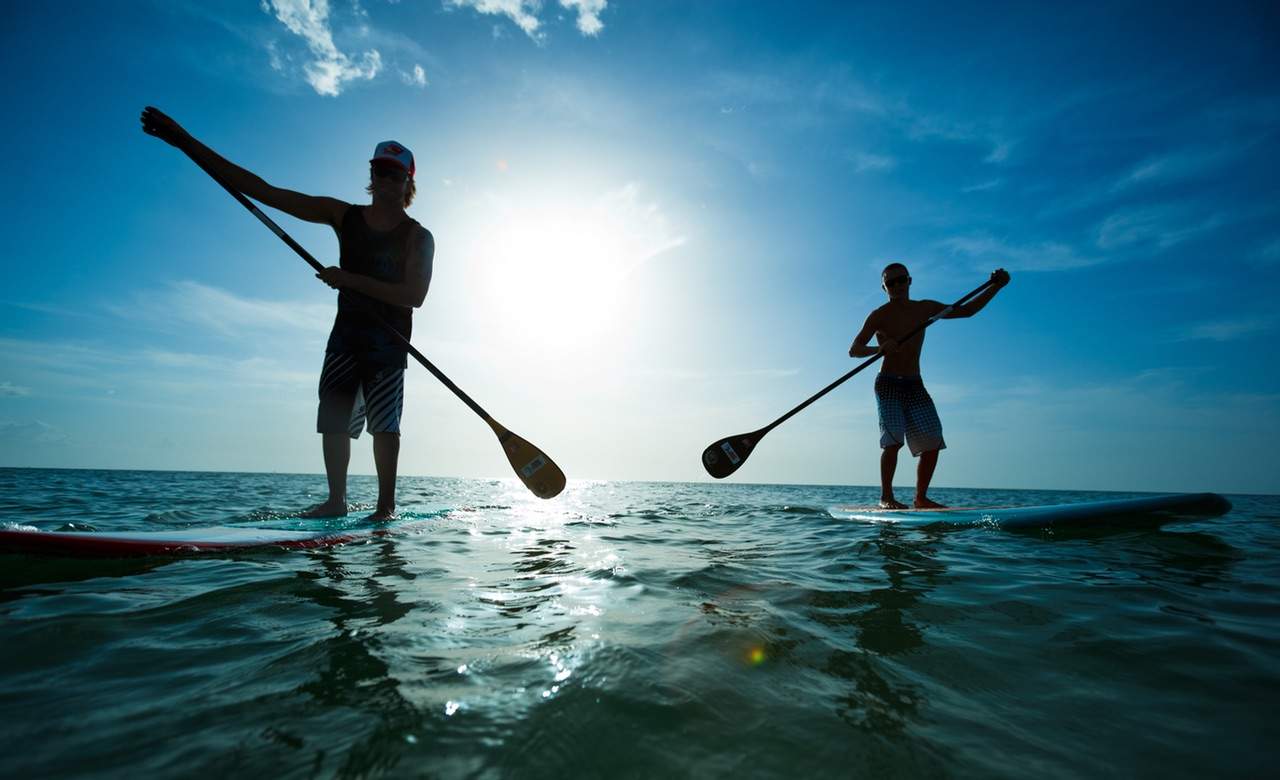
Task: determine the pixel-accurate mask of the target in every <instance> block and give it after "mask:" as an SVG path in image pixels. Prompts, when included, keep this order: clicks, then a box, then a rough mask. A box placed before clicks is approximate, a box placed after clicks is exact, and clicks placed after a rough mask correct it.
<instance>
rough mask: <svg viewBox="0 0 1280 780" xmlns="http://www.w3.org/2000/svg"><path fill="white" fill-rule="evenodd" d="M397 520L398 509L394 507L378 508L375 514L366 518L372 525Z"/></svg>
mask: <svg viewBox="0 0 1280 780" xmlns="http://www.w3.org/2000/svg"><path fill="white" fill-rule="evenodd" d="M395 519H396V508H395V507H393V506H392V507H382V506H380V507H378V509H377V511H375V512H374V513H373V514H371V515H369V516H368V517H366V518H365V520H368V521H369V522H371V523H379V522H385V521H387V520H395Z"/></svg>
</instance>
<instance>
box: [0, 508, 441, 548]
mask: <svg viewBox="0 0 1280 780" xmlns="http://www.w3.org/2000/svg"><path fill="white" fill-rule="evenodd" d="M448 511H450V510H447V509H446V510H438V511H432V512H429V513H427V514H428V516H439V515H442V514H445V513H447V512H448ZM426 519H427V518H425V517H423V513H420V512H414V513H413V517H412V518H411V519H408V520H398V521H395V522H393V523H381V524H374V523H359V522H354V521H350V520H345V519H340V518H334V519H328V520H303V519H290V520H281V521H274V522H264V523H261V526H274V527H256V528H251V527H247V526H234V525H215V526H209V527H207V528H183V529H177V530H168V531H119V532H97V531H94V532H85V531H42V530H40V529H39V528H36V527H34V526H26V525H18V526H15V525H9V526H7V527H3V528H0V553H27V554H33V555H55V556H68V557H75V558H125V557H133V556H143V555H198V554H201V553H218V552H228V551H234V550H249V549H253V548H266V547H276V548H280V549H285V550H303V549H309V548H315V547H333V546H336V545H339V544H349V543H351V542H355V541H360V540H367V539H370V538H373V537H378V536H384V535H386V534H389V533H392V532H393V531H396V532H398V531H403V530H406V529H408V528H411V527H414V526H418V525H421V524H422V523H423V522H425V521H426Z"/></svg>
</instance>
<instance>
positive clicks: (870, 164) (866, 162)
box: [850, 152, 898, 173]
mask: <svg viewBox="0 0 1280 780" xmlns="http://www.w3.org/2000/svg"><path fill="white" fill-rule="evenodd" d="M850 159H851V160H852V161H853V167H854V170H856V171H857V172H858V173H866V172H867V171H891V170H893V169H894V168H896V167H897V166H898V161H897V160H896V159H894V158H893V157H890V156H889V155H886V154H870V153H868V152H857V153H854V154H852V155H850Z"/></svg>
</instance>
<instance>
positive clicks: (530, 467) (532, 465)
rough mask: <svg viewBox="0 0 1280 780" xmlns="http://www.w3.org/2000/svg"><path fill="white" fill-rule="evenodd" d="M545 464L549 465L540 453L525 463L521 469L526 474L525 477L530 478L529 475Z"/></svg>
mask: <svg viewBox="0 0 1280 780" xmlns="http://www.w3.org/2000/svg"><path fill="white" fill-rule="evenodd" d="M545 465H547V462H546V460H544V459H543V457H542V456H541V455H539V456H538V457H536V458H534V459H533V460H531V461H529V462H528V463H526V464H525V465H524V468H522V469H520V473H521V474H523V475H524V478H525V479H528V478H529V477H532V476H533V475H534V473H535V472H536V471H537V470H538V469H540V468H542V467H543V466H545Z"/></svg>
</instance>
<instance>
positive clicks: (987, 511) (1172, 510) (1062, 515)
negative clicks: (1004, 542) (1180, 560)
mask: <svg viewBox="0 0 1280 780" xmlns="http://www.w3.org/2000/svg"><path fill="white" fill-rule="evenodd" d="M1229 511H1231V502H1229V501H1227V500H1226V499H1225V498H1223V497H1222V496H1220V495H1218V494H1217V493H1186V494H1179V495H1171V496H1150V497H1147V498H1122V499H1115V500H1112V501H1084V502H1081V503H1078V504H1050V505H1046V506H1000V507H949V508H947V509H879V508H877V507H862V506H833V507H828V508H827V512H828V513H829V514H830V515H831V516H832V517H834V518H836V519H837V520H855V521H859V522H867V523H887V524H899V525H913V526H926V525H952V526H966V525H985V526H991V527H996V528H1047V527H1051V526H1057V527H1061V526H1071V527H1075V528H1083V527H1106V526H1115V525H1123V524H1125V523H1126V522H1128V523H1135V524H1139V523H1140V524H1147V525H1151V524H1156V525H1158V524H1160V523H1164V522H1169V521H1172V520H1177V519H1179V518H1188V517H1216V516H1218V515H1223V514H1226V513H1227V512H1229Z"/></svg>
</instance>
